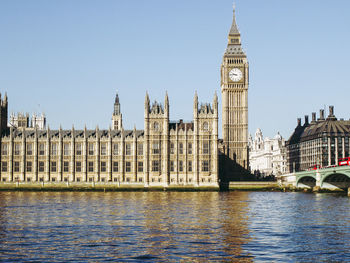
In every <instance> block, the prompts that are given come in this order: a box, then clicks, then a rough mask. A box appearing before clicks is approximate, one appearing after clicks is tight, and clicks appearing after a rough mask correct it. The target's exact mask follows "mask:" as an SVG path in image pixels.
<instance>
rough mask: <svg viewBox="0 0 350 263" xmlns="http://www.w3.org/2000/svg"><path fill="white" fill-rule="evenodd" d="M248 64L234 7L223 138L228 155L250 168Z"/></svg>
mask: <svg viewBox="0 0 350 263" xmlns="http://www.w3.org/2000/svg"><path fill="white" fill-rule="evenodd" d="M248 86H249V65H248V60H247V56H246V54H245V53H244V51H243V50H242V45H241V34H240V32H239V30H238V27H237V24H236V15H235V8H234V10H233V22H232V26H231V29H230V33H229V35H228V44H227V48H226V51H225V54H224V57H223V59H222V65H221V95H222V135H223V143H224V147H225V155H226V156H227V157H228V159H229V160H231V161H233V162H234V163H236V164H238V165H239V166H241V167H242V168H245V169H248V166H249V163H248Z"/></svg>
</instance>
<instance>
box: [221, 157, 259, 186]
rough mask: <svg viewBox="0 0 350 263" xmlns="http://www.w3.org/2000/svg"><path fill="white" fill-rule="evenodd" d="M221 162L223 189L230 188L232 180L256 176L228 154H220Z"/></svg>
mask: <svg viewBox="0 0 350 263" xmlns="http://www.w3.org/2000/svg"><path fill="white" fill-rule="evenodd" d="M219 164H220V165H219V183H220V190H222V191H227V190H228V189H229V184H230V182H234V181H254V180H255V176H254V175H253V174H251V172H250V171H249V170H247V169H246V168H244V167H242V166H241V165H239V164H237V163H236V162H235V161H234V160H232V159H230V158H229V157H228V156H227V155H224V154H220V155H219Z"/></svg>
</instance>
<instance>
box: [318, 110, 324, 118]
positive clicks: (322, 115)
mask: <svg viewBox="0 0 350 263" xmlns="http://www.w3.org/2000/svg"><path fill="white" fill-rule="evenodd" d="M318 120H319V121H324V110H320V118H319V119H318Z"/></svg>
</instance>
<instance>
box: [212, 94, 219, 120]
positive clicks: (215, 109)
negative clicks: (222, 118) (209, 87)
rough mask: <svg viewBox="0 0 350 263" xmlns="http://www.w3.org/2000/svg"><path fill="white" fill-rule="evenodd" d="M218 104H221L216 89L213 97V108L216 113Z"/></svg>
mask: <svg viewBox="0 0 350 263" xmlns="http://www.w3.org/2000/svg"><path fill="white" fill-rule="evenodd" d="M218 105H219V102H218V95H217V94H216V91H215V94H214V99H213V109H214V113H215V114H218Z"/></svg>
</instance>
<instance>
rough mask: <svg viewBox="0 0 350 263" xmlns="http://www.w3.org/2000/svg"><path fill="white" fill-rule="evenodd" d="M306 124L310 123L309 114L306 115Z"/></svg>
mask: <svg viewBox="0 0 350 263" xmlns="http://www.w3.org/2000/svg"><path fill="white" fill-rule="evenodd" d="M304 125H305V126H306V125H309V115H305V124H304Z"/></svg>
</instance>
